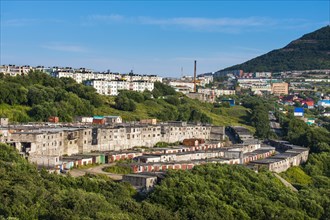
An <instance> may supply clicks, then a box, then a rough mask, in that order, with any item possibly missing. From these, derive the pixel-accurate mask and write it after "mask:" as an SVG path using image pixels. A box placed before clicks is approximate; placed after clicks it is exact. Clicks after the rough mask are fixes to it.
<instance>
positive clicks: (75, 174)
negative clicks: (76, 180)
mask: <svg viewBox="0 0 330 220" xmlns="http://www.w3.org/2000/svg"><path fill="white" fill-rule="evenodd" d="M114 165H115V163H111V164H102V165H99V166H96V167H90V168H87V169H76V168H75V169H72V170H70V174H71V176H73V177H79V176H84V175H85V174H86V173H90V174H105V175H107V176H108V177H110V178H111V179H113V180H122V179H123V175H121V174H114V173H108V172H104V171H103V170H102V169H103V168H105V167H109V166H114Z"/></svg>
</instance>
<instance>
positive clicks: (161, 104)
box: [0, 72, 253, 130]
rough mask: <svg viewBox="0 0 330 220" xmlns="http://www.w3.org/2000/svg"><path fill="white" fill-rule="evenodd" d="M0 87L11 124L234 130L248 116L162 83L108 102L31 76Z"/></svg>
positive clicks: (69, 82)
mask: <svg viewBox="0 0 330 220" xmlns="http://www.w3.org/2000/svg"><path fill="white" fill-rule="evenodd" d="M0 87H1V88H2V89H1V90H0V116H2V117H9V119H10V120H11V121H12V122H28V121H47V120H48V117H49V116H58V117H59V118H60V121H62V122H71V121H73V120H74V118H75V116H93V115H120V116H122V118H123V119H124V120H126V121H133V120H140V119H147V118H157V119H158V120H159V121H176V120H180V121H189V122H202V123H212V124H214V125H238V124H245V120H244V118H246V115H247V114H248V109H247V108H244V107H242V106H235V107H231V108H228V107H221V106H216V107H215V106H214V105H213V104H210V103H201V102H200V101H198V100H193V99H190V98H188V97H186V96H185V95H183V94H180V93H176V92H175V91H174V90H173V89H172V88H171V87H169V86H166V85H164V84H162V83H155V89H154V90H153V91H152V92H148V91H145V92H143V93H139V92H134V91H122V92H120V94H119V95H118V96H117V97H109V96H102V95H99V94H97V93H96V92H95V90H94V89H93V88H92V87H88V86H84V85H82V84H77V83H76V82H75V81H74V80H73V79H69V78H61V79H57V78H53V77H51V76H49V75H47V74H44V73H40V72H31V73H29V74H28V75H26V76H16V77H10V76H4V75H2V76H0ZM247 127H248V126H247ZM248 128H250V129H251V130H253V128H252V127H248Z"/></svg>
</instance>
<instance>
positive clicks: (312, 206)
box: [0, 143, 330, 220]
mask: <svg viewBox="0 0 330 220" xmlns="http://www.w3.org/2000/svg"><path fill="white" fill-rule="evenodd" d="M328 159H329V157H327V156H326V155H324V153H323V154H319V155H317V157H314V158H313V159H312V160H311V162H309V163H308V164H307V166H308V169H306V171H307V174H306V173H304V171H303V170H300V172H299V175H294V176H292V172H291V173H288V176H289V177H290V178H291V179H294V180H299V183H300V190H299V192H298V193H294V192H292V191H290V190H289V189H288V188H286V187H285V186H284V185H283V184H282V183H281V182H280V181H279V180H278V179H276V178H275V177H274V176H273V175H272V174H271V173H270V172H267V171H265V172H260V173H255V172H253V171H252V170H249V169H247V168H245V167H243V166H239V165H221V164H208V165H202V166H196V167H194V169H193V170H189V171H170V172H169V173H168V175H167V177H166V178H165V179H164V180H163V181H162V183H161V184H160V185H159V186H157V187H156V188H155V190H154V191H152V192H151V193H149V194H147V195H146V196H145V197H141V196H138V195H137V194H136V192H135V191H134V190H133V188H132V187H131V186H130V185H129V184H127V183H116V182H113V181H112V180H110V179H108V177H105V176H91V175H87V176H83V177H79V178H73V177H70V176H62V175H56V174H49V173H47V172H46V171H41V172H38V171H37V169H36V168H35V167H34V166H33V165H31V164H28V163H27V161H26V160H25V159H23V158H22V157H21V156H19V154H18V152H16V151H14V149H13V148H12V147H10V146H7V145H4V144H1V143H0V186H1V187H0V219H7V218H8V219H10V217H15V218H18V219H141V220H142V219H149V220H152V219H157V220H162V219H166V220H170V219H196V220H199V219H200V220H202V219H203V220H204V219H230V220H234V219H239V220H249V219H260V220H270V219H292V220H294V219H296V220H298V219H299V220H300V219H306V220H308V219H324V220H325V219H329V217H330V216H329V207H330V205H329V204H330V201H329V178H328V176H325V175H328V173H329V166H328V165H329V160H328ZM307 166H306V168H307ZM308 175H311V176H308ZM296 177H297V178H296ZM301 178H303V179H302V180H301Z"/></svg>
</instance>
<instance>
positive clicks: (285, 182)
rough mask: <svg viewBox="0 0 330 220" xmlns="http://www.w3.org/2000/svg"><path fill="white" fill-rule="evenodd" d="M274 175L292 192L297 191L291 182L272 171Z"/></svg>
mask: <svg viewBox="0 0 330 220" xmlns="http://www.w3.org/2000/svg"><path fill="white" fill-rule="evenodd" d="M274 176H276V177H277V178H278V179H279V180H280V181H281V182H282V183H283V184H284V185H285V186H286V187H288V188H290V189H291V190H292V191H294V192H298V190H297V189H296V188H294V187H293V186H292V185H291V183H289V182H288V181H286V180H285V179H283V178H282V177H280V176H279V175H278V174H277V173H274Z"/></svg>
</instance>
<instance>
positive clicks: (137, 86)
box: [85, 80, 154, 96]
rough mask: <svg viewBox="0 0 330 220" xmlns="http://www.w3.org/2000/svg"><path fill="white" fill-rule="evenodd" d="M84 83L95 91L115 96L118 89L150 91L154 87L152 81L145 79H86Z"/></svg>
mask: <svg viewBox="0 0 330 220" xmlns="http://www.w3.org/2000/svg"><path fill="white" fill-rule="evenodd" d="M85 84H86V85H88V86H92V87H93V88H94V89H96V92H97V93H99V94H102V95H110V96H116V95H118V94H119V92H120V90H132V91H137V92H143V91H145V90H148V91H152V90H153V89H154V83H153V82H147V81H131V82H130V81H125V80H113V81H107V80H88V81H85Z"/></svg>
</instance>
